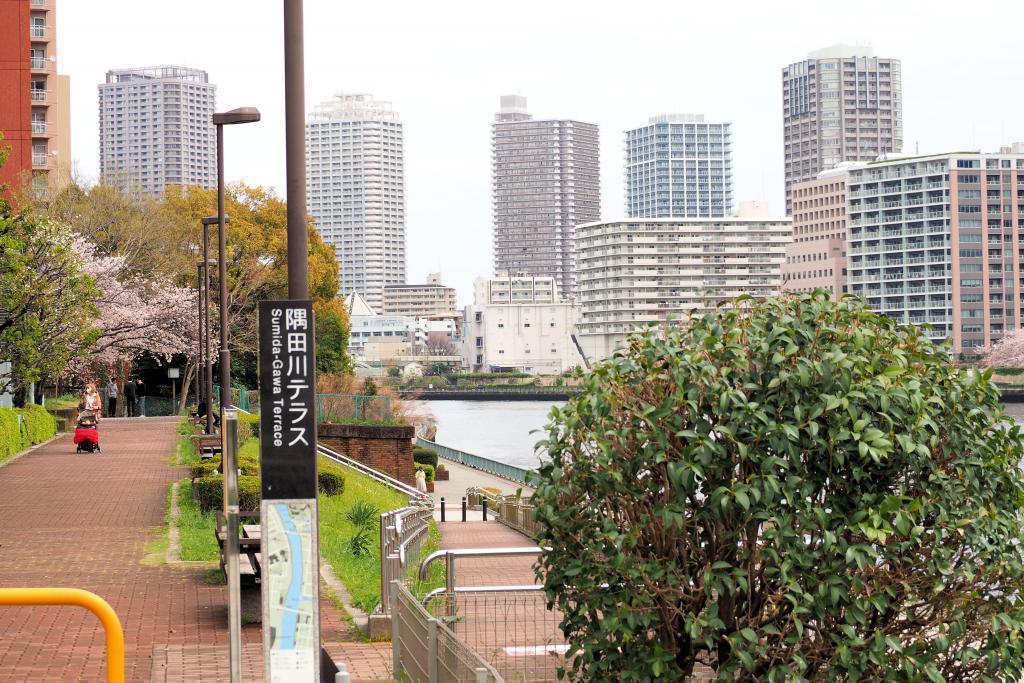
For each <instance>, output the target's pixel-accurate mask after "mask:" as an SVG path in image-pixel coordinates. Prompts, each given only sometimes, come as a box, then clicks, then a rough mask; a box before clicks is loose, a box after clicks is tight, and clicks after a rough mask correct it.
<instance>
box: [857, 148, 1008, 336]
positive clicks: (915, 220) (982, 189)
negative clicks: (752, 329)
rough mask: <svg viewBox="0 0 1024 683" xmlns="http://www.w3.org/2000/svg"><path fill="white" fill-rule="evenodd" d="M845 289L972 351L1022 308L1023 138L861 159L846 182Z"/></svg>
mask: <svg viewBox="0 0 1024 683" xmlns="http://www.w3.org/2000/svg"><path fill="white" fill-rule="evenodd" d="M847 189H848V194H847V197H848V199H847V216H848V229H849V235H850V238H849V241H850V243H849V250H848V256H847V259H848V261H849V282H850V283H849V288H850V291H851V292H852V293H853V294H857V295H859V296H862V297H865V298H866V299H867V301H868V303H869V304H870V305H871V307H872V308H873V309H875V310H876V311H880V312H881V313H884V314H885V315H888V316H890V317H892V318H894V319H896V320H898V321H900V322H904V323H910V324H917V323H928V324H929V325H930V326H931V327H930V329H929V336H930V337H932V338H933V339H935V340H937V341H938V340H943V339H947V338H948V339H952V342H953V350H954V351H955V352H957V353H960V352H964V353H967V354H975V353H978V352H980V351H981V350H982V349H983V348H984V347H986V346H988V345H989V344H991V343H992V342H995V341H997V340H998V339H1000V338H1002V337H1003V335H1005V334H1006V333H1007V332H1010V331H1013V330H1016V329H1018V328H1019V327H1020V324H1021V323H1020V320H1021V318H1022V317H1024V298H1022V296H1024V279H1022V273H1021V262H1022V261H1024V255H1022V251H1024V240H1022V233H1024V144H1016V145H1013V146H1012V147H1006V148H1003V149H1002V150H1000V152H999V153H997V154H982V153H980V152H972V153H953V154H937V155H930V156H922V157H913V158H906V159H893V160H888V161H881V162H875V163H869V164H866V165H865V166H864V167H863V168H859V169H853V170H851V171H850V177H849V180H848V181H847Z"/></svg>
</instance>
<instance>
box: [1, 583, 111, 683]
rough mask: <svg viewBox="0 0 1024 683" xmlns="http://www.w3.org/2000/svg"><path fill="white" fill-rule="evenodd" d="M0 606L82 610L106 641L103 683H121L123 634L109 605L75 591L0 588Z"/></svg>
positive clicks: (76, 589)
mask: <svg viewBox="0 0 1024 683" xmlns="http://www.w3.org/2000/svg"><path fill="white" fill-rule="evenodd" d="M0 605H8V606H14V605H20V606H41V605H66V606H72V607H84V608H85V609H87V610H89V611H90V612H92V613H93V614H95V615H96V617H97V618H98V619H99V620H100V623H101V624H103V631H104V632H105V633H106V642H107V683H124V631H123V630H122V629H121V621H120V620H119V619H118V618H117V614H116V613H115V612H114V610H113V608H112V607H111V606H110V604H109V603H108V602H107V601H106V600H104V599H103V598H101V597H100V596H98V595H96V594H95V593H90V592H89V591H85V590H81V589H79V588H0Z"/></svg>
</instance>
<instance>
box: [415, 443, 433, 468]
mask: <svg viewBox="0 0 1024 683" xmlns="http://www.w3.org/2000/svg"><path fill="white" fill-rule="evenodd" d="M412 459H413V462H415V463H417V464H419V465H430V466H431V467H435V468H436V467H437V451H435V450H434V449H432V448H423V447H422V446H413V449H412Z"/></svg>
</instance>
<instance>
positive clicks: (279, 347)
mask: <svg viewBox="0 0 1024 683" xmlns="http://www.w3.org/2000/svg"><path fill="white" fill-rule="evenodd" d="M259 335H260V470H261V476H262V487H263V498H262V502H261V504H260V527H261V539H262V541H261V552H262V565H263V590H262V594H263V629H264V631H263V632H264V636H263V650H264V662H265V667H266V668H265V671H266V680H268V681H269V680H281V681H285V680H288V681H291V680H295V681H314V680H319V669H320V612H319V598H320V591H319V576H320V568H319V556H318V546H319V543H318V539H317V474H316V426H317V406H316V355H315V353H314V351H315V335H314V320H313V306H312V303H311V302H310V301H308V300H305V301H303V300H289V301H261V302H260V312H259Z"/></svg>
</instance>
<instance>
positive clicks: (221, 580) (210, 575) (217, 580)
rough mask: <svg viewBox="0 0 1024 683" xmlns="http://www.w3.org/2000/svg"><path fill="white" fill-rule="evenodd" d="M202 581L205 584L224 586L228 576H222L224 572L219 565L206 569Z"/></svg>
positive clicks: (226, 583)
mask: <svg viewBox="0 0 1024 683" xmlns="http://www.w3.org/2000/svg"><path fill="white" fill-rule="evenodd" d="M203 583H205V584H206V585H207V586H226V585H228V577H226V576H224V572H222V571H221V570H220V567H217V568H216V569H207V570H206V574H204V575H203Z"/></svg>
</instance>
